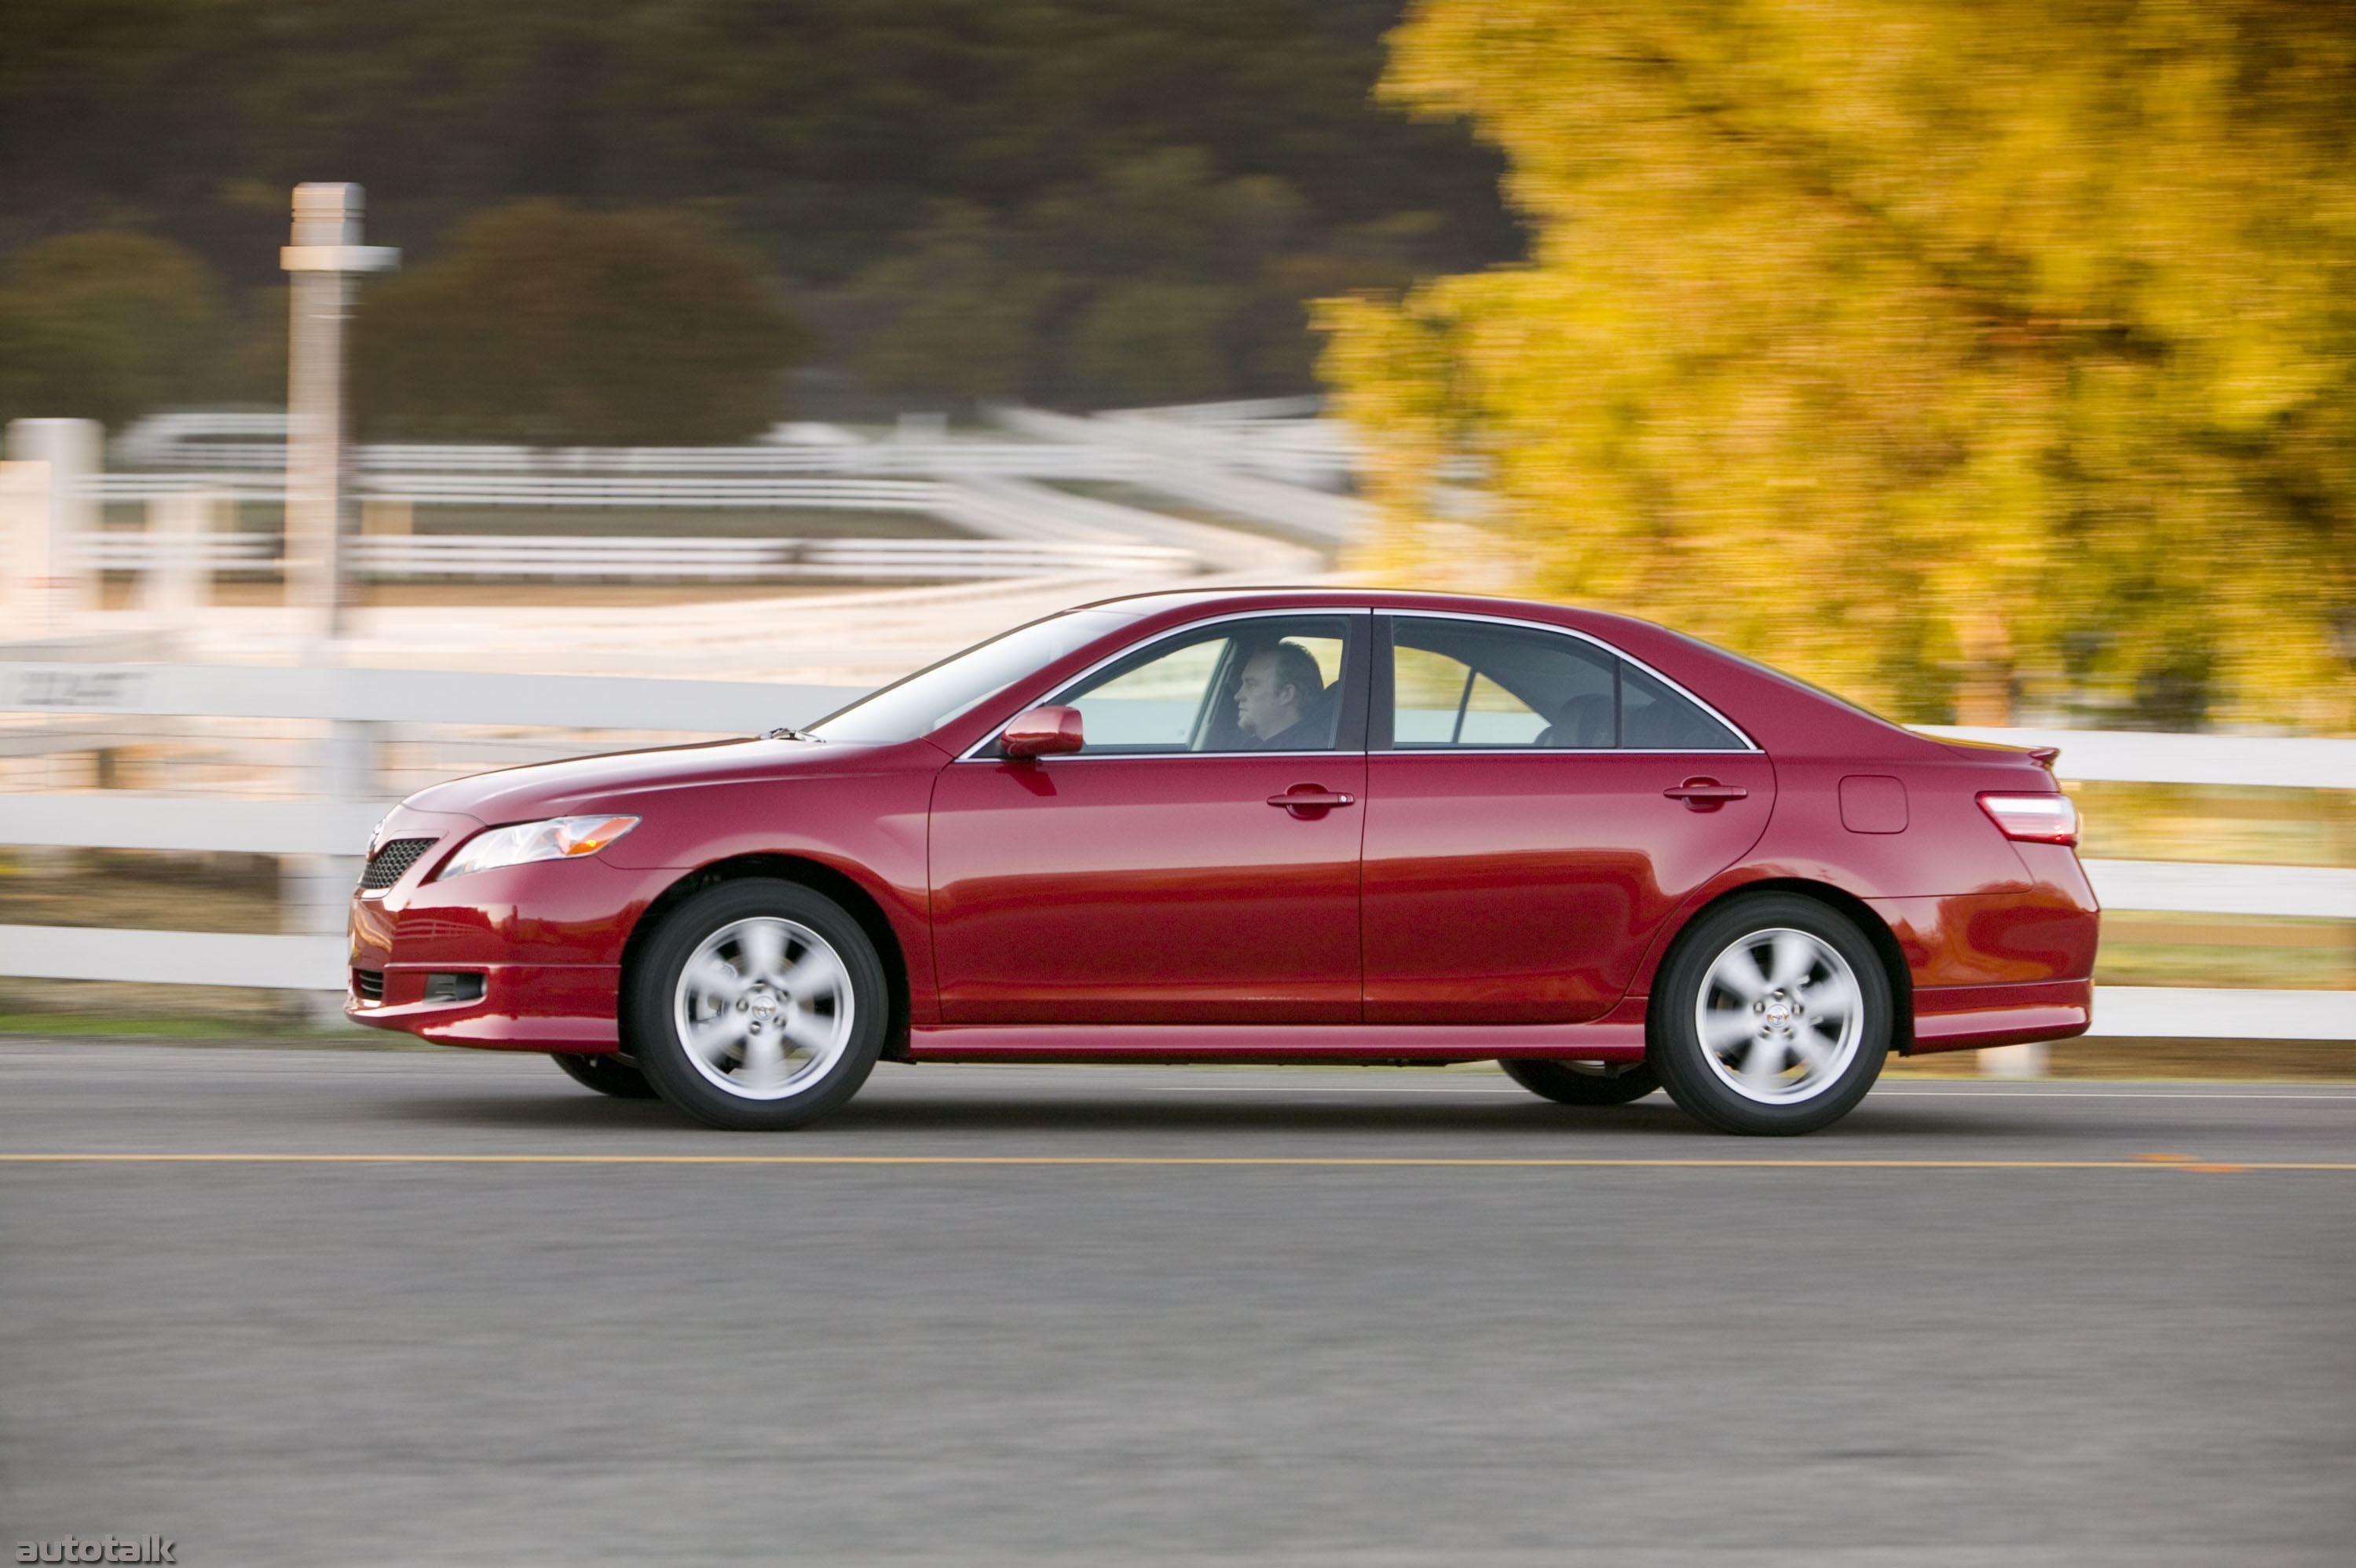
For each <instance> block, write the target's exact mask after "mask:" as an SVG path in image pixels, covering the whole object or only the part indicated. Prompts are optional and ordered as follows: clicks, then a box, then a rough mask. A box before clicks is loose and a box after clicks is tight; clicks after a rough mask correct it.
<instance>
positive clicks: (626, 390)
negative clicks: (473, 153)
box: [352, 201, 803, 446]
mask: <svg viewBox="0 0 2356 1568" xmlns="http://www.w3.org/2000/svg"><path fill="white" fill-rule="evenodd" d="M802 344H803V334H802V331H801V328H800V327H799V325H798V324H797V323H796V322H795V320H794V318H793V317H792V316H790V315H787V313H786V311H785V309H784V308H783V307H782V306H781V305H780V304H778V303H777V302H776V299H774V298H773V297H772V296H771V295H770V293H768V291H767V290H766V289H765V288H764V287H763V286H762V283H761V273H760V269H759V267H758V266H757V264H756V263H755V261H754V260H753V259H752V258H751V257H750V256H748V255H744V254H742V253H739V252H737V251H733V250H732V249H731V248H730V247H728V246H727V245H725V244H724V243H723V242H722V241H721V240H719V239H718V238H717V237H716V236H713V235H712V234H709V233H707V232H705V231H704V225H703V224H702V223H701V221H699V220H698V219H694V218H693V217H691V216H688V217H682V216H681V215H679V214H675V213H663V212H636V213H594V212H581V211H577V210H575V209H573V208H568V207H565V206H562V205H561V204H559V203H556V202H552V201H526V202H519V203H516V204H514V205H512V206H509V207H502V208H493V209H492V210H490V211H488V212H486V213H484V214H482V215H481V216H479V217H477V218H474V219H469V220H468V221H467V222H466V223H465V224H463V225H461V226H460V227H459V229H458V231H457V232H456V233H455V235H453V236H452V238H451V240H450V243H449V245H448V247H447V249H446V250H445V251H444V255H443V257H442V259H441V260H440V261H433V262H429V263H428V264H426V265H425V266H423V267H419V268H416V269H414V270H412V271H410V272H402V273H400V274H398V275H396V276H394V277H392V278H390V279H388V280H386V281H385V282H383V283H379V284H377V285H376V286H375V287H374V288H372V289H371V290H370V291H369V294H368V296H367V297H366V299H365V301H364V302H363V303H362V304H361V305H360V308H359V311H358V312H357V313H356V316H355V319H354V322H353V329H352V364H353V376H352V411H353V420H354V422H355V423H356V424H357V425H358V426H359V428H361V429H363V430H369V431H376V432H386V433H392V434H400V435H412V436H420V437H429V438H430V437H442V438H445V439H446V438H452V437H459V438H466V437H471V438H474V439H477V440H482V439H497V440H507V441H519V442H535V443H544V444H548V445H565V446H573V445H594V444H599V443H633V442H636V443H648V444H667V445H681V446H685V445H692V444H695V443H716V442H728V441H744V440H746V439H749V438H750V437H753V436H755V435H758V434H760V433H761V432H763V431H765V430H766V429H767V428H768V427H769V425H770V424H771V423H772V422H774V421H775V420H776V410H777V391H776V374H777V372H778V371H779V370H780V369H782V368H784V367H786V366H787V365H788V364H790V363H791V362H792V361H793V360H794V359H795V358H796V357H798V354H799V352H800V350H801V347H802Z"/></svg>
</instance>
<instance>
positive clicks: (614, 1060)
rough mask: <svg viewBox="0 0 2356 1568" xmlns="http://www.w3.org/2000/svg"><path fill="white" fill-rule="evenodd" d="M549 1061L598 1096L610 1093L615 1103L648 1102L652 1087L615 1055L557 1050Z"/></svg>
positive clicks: (644, 1075) (643, 1075)
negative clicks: (593, 1054) (623, 1101)
mask: <svg viewBox="0 0 2356 1568" xmlns="http://www.w3.org/2000/svg"><path fill="white" fill-rule="evenodd" d="M550 1060H552V1061H554V1062H555V1063H556V1065H557V1066H559V1067H562V1069H564V1075H565V1076H566V1077H567V1078H570V1079H572V1080H573V1082H574V1083H583V1084H586V1085H587V1086H588V1087H590V1088H592V1089H594V1090H596V1091H597V1093H600V1094H611V1095H612V1096H613V1097H614V1098H615V1099H616V1100H651V1099H653V1098H654V1097H655V1086H654V1085H653V1084H651V1083H648V1082H647V1075H646V1074H645V1073H643V1072H639V1071H638V1070H637V1068H635V1067H633V1066H631V1065H630V1064H629V1063H628V1062H626V1061H623V1060H622V1059H621V1058H620V1057H618V1056H584V1055H582V1054H581V1053H579V1052H577V1051H557V1052H555V1053H554V1054H553V1055H552V1057H551V1058H550Z"/></svg>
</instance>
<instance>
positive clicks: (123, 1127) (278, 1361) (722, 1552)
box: [0, 1041, 2356, 1568]
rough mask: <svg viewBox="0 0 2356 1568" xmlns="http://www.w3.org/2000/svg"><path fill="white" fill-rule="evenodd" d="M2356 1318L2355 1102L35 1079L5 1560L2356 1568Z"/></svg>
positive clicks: (163, 1071)
mask: <svg viewBox="0 0 2356 1568" xmlns="http://www.w3.org/2000/svg"><path fill="white" fill-rule="evenodd" d="M48 1155H65V1156H70V1157H69V1158H64V1159H48V1158H40V1157H38V1156H48ZM91 1156H115V1157H119V1158H91ZM158 1156H160V1157H162V1158H155V1157H158ZM196 1156H228V1157H225V1158H211V1159H198V1158H194V1157H196ZM265 1157H267V1158H265ZM714 1157H719V1158H718V1159H716V1160H715V1158H714ZM1419 1162H1440V1163H1419ZM1483 1162H1486V1163H1483ZM2351 1287H2356V1085H2331V1084H2319V1085H2266V1084H2248V1085H2232V1084H2113V1083H2104V1084H2094V1083H2049V1084H2021V1085H2010V1084H1979V1083H1923V1082H1919V1081H1918V1082H1911V1083H1893V1082H1885V1083H1884V1084H1883V1085H1882V1086H1881V1087H1880V1088H1879V1089H1878V1090H1877V1091H1876V1092H1875V1093H1874V1095H1873V1096H1872V1098H1870V1099H1869V1100H1868V1101H1867V1103H1866V1104H1865V1105H1864V1106H1863V1107H1862V1108H1861V1109H1860V1110H1858V1112H1857V1113H1856V1114H1855V1115H1852V1116H1850V1117H1849V1118H1848V1120H1847V1121H1846V1122H1845V1123H1843V1124H1842V1125H1840V1126H1838V1127H1837V1128H1835V1129H1833V1130H1832V1131H1830V1132H1828V1133H1826V1134H1822V1135H1819V1136H1815V1137H1813V1138H1806V1139H1799V1140H1788V1141H1778V1142H1772V1143H1762V1142H1752V1141H1742V1140H1736V1139H1730V1138H1722V1137H1716V1136H1708V1135H1705V1134H1702V1133H1700V1132H1698V1131H1697V1130H1696V1129H1695V1128H1694V1127H1693V1126H1692V1125H1690V1124H1688V1123H1687V1122H1686V1121H1685V1120H1684V1119H1683V1118H1682V1117H1681V1116H1680V1115H1678V1113H1677V1112H1676V1109H1675V1108H1674V1107H1673V1106H1671V1105H1669V1104H1667V1103H1666V1102H1665V1101H1664V1100H1661V1099H1659V1098H1657V1097H1656V1098H1655V1099H1654V1100H1651V1101H1647V1102H1644V1103H1642V1104H1637V1105H1634V1106H1630V1107H1627V1108H1624V1109H1622V1110H1618V1111H1611V1112H1578V1111H1572V1110H1569V1109H1565V1108H1561V1107H1558V1106H1553V1105H1549V1104H1545V1103H1543V1102H1540V1101H1537V1100H1535V1099H1533V1098H1531V1097H1529V1096H1528V1095H1526V1094H1524V1093H1522V1092H1521V1091H1519V1090H1517V1089H1515V1088H1514V1087H1513V1086H1512V1085H1511V1084H1510V1083H1507V1082H1506V1081H1505V1079H1504V1078H1502V1077H1501V1076H1497V1075H1495V1074H1493V1073H1489V1072H1462V1071H1451V1072H1382V1071H1365V1072H1271V1071H1248V1070H1234V1071H1219V1072H1211V1071H1192V1070H1189V1071H1177V1070H1164V1069H1130V1070H1119V1069H1047V1068H997V1069H986V1068H939V1067H933V1068H891V1067H887V1068H884V1069H882V1070H879V1072H877V1074H876V1076H875V1078H874V1079H873V1081H872V1082H871V1083H870V1085H869V1087H868V1089H867V1091H866V1092H865V1093H864V1094H862V1097H861V1098H860V1100H859V1101H858V1102H856V1103H855V1104H853V1106H852V1107H851V1109H850V1110H849V1111H848V1112H846V1113H845V1114H843V1115H841V1116H839V1117H838V1118H836V1119H834V1120H832V1121H830V1122H828V1123H825V1124H823V1125H820V1126H819V1127H816V1128H812V1129H809V1131H806V1132H803V1133H800V1134H795V1135H789V1136H766V1137H765V1136H744V1135H723V1134H717V1133H712V1132H707V1131H703V1130H701V1129H699V1128H695V1127H692V1126H690V1125H686V1124H684V1123H682V1122H680V1120H678V1119H677V1118H675V1117H674V1116H672V1115H670V1114H669V1112H667V1111H666V1110H664V1109H663V1108H662V1107H660V1106H659V1105H651V1104H628V1103H622V1102H616V1101H608V1100H603V1099H600V1098H598V1097H596V1096H594V1095H592V1094H590V1093H587V1092H586V1091H584V1090H582V1089H579V1088H577V1087H576V1086H574V1085H573V1083H571V1082H569V1081H568V1080H566V1079H563V1078H562V1077H561V1076H559V1074H558V1073H557V1072H555V1070H554V1069H553V1068H552V1067H551V1066H550V1065H548V1064H547V1063H546V1062H544V1061H540V1060H538V1059H536V1058H523V1059H514V1058H503V1057H498V1056H491V1055H466V1054H459V1053H455V1052H454V1053H450V1054H431V1053H398V1052H350V1053H342V1052H328V1051H236V1050H228V1049H217V1048H203V1049H198V1048H184V1049H148V1048H136V1047H129V1046H119V1045H94V1044H84V1045H73V1044H69V1043H65V1042H38V1041H20V1042H18V1043H15V1044H10V1045H5V1046H0V1551H8V1550H10V1549H11V1548H12V1547H13V1543H14V1542H16V1541H27V1540H30V1541H40V1540H61V1539H62V1538H63V1537H65V1536H66V1535H69V1534H73V1535H78V1536H80V1537H83V1538H91V1537H97V1536H102V1535H104V1534H106V1533H109V1532H112V1533H113V1534H116V1535H118V1536H123V1537H137V1536H141V1535H146V1534H158V1535H164V1536H167V1537H170V1538H172V1539H173V1540H174V1541H177V1560H178V1561H179V1562H180V1563H189V1564H202V1565H214V1564H237V1565H241V1568H242V1565H262V1568H268V1565H274V1564H286V1565H289V1568H325V1565H333V1564H344V1563H357V1564H443V1563H463V1564H475V1563H482V1564H492V1563H497V1564H541V1563H546V1564H564V1565H573V1564H603V1563H659V1564H702V1563H723V1562H724V1563H744V1562H760V1563H793V1564H805V1563H806V1564H833V1563H845V1564H943V1565H949V1564H956V1565H967V1564H973V1565H985V1568H994V1565H999V1564H1010V1565H1011V1564H1023V1565H1026V1568H1032V1565H1036V1568H1081V1565H1087V1568H1099V1565H1120V1564H1147V1565H1152V1564H1162V1563H1210V1562H1214V1561H1215V1562H1219V1563H1301V1564H1316V1565H1320V1568H1325V1565H1332V1568H1341V1565H1344V1564H1347V1565H1350V1568H1391V1565H1405V1564H1449V1565H1453V1564H1464V1565H1469V1568H1490V1565H1507V1564H1510V1565H1515V1568H1520V1565H1524V1564H1530V1565H1537V1564H1545V1565H1547V1568H1560V1565H1569V1568H1588V1565H1597V1568H1601V1565H1604V1564H1611V1565H1614V1568H1617V1565H1622V1564H1628V1565H1633V1568H1651V1565H1665V1564H1672V1563H1679V1564H1681V1563H1702V1564H1736V1563H1741V1564H1752V1563H1761V1564H1776V1565H1783V1564H1790V1565H1793V1568H1800V1565H1807V1568H1818V1565H1833V1568H1847V1565H1862V1564H1881V1563H1891V1564H1929V1565H1938V1568H1949V1565H1954V1568H1965V1565H1968V1568H1982V1565H1986V1568H1998V1565H2002V1568H2022V1565H2027V1568H2042V1565H2046V1564H2055V1565H2059V1564H2070V1565H2072V1568H2075V1565H2079V1564H2096V1565H2109V1564H2119V1565H2123V1568H2124V1565H2127V1564H2133V1565H2134V1568H2170V1565H2176V1564H2204V1565H2205V1564H2211V1563H2215V1564H2232V1565H2236V1568H2246V1565H2254V1564H2324V1563H2329V1564H2335V1565H2339V1564H2345V1563H2350V1562H2351V1561H2356V1300H2352V1299H2351V1298H2356V1289H2352V1288H2351Z"/></svg>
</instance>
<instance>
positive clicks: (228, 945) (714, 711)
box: [0, 663, 2356, 1040]
mask: <svg viewBox="0 0 2356 1568" xmlns="http://www.w3.org/2000/svg"><path fill="white" fill-rule="evenodd" d="M857 694H858V692H857V688H849V687H819V686H785V685H767V684H764V683H759V682H750V681H739V682H721V681H688V680H659V679H627V678H608V677H566V676H515V675H484V674H475V673H470V672H450V671H434V670H392V669H343V668H286V667H247V666H223V667H205V666H185V665H138V664H128V665H71V664H48V663H38V664H23V663H19V664H6V663H0V713H17V714H42V715H55V716H58V717H60V718H64V717H87V716H93V715H121V716H149V717H157V718H168V717H221V718H266V719H292V720H345V721H359V722H373V721H392V722H440V723H453V724H505V725H517V726H548V727H560V728H579V729H609V730H629V731H674V732H681V733H730V732H734V733H746V734H749V733H755V732H758V731H763V730H767V729H770V728H772V727H774V726H776V725H779V724H797V723H807V722H809V720H812V719H815V718H817V717H819V715H821V714H823V713H826V712H828V711H830V710H831V709H835V708H838V707H840V706H841V705H842V704H843V703H844V702H847V701H849V700H850V699H851V698H852V697H854V696H856V695H857ZM1927 732H1930V733H1935V734H1939V735H1944V736H1952V737H1954V738H1957V739H1967V740H1986V741H2002V742H2006V743H2008V744H2014V745H2055V746H2060V747H2061V748H2062V755H2061V763H2060V771H2061V776H2062V777H2063V778H2064V779H2073V780H2116V781H2124V782H2136V783H2146V784H2242V785H2263V786H2268V787H2275V788H2306V789H2356V740H2347V741H2343V740H2319V739H2296V738H2293V739H2272V738H2256V737H2247V736H2217V735H2158V734H2142V733H2118V732H2104V731H2068V730H2064V731H2046V730H1970V729H1955V728H1933V729H1929V730H1928V731H1927ZM388 804H390V803H388V802H383V801H265V800H244V799H234V798H224V797H208V796H190V795H151V794H142V793H138V792H134V791H121V790H104V791H94V792H87V793H75V794H27V795H0V844H9V845H49V846H62V847H73V848H117V849H200V850H215V851H223V852H241V853H248V854H262V855H302V856H330V857H350V856H354V855H357V853H358V852H359V848H360V846H361V844H362V843H363V841H364V840H365V838H366V837H367V834H368V831H369V827H370V826H371V825H372V824H373V823H374V822H375V821H376V819H377V818H378V817H379V816H381V815H382V813H383V812H384V810H385V807H386V805H388ZM2086 869H2087V871H2088V873H2089V875H2090V876H2091V877H2092V878H2093V880H2094V888H2095V891H2096V892H2097V893H2099V894H2100V895H2101V897H2102V900H2103V902H2104V907H2106V908H2108V909H2113V910H2120V911H2159V912H2189V913H2210V914H2222V915H2261V916H2264V915H2290V916H2307V917H2325V918H2332V919H2340V920H2356V870H2351V869H2338V868H2329V867H2314V866H2254V865H2213V864H2204V863H2195V862H2187V861H2158V860H2105V859H2093V860H2089V861H2087V862H2086ZM0 975H5V976H21V977H26V978H46V979H76V980H122V979H126V978H136V979H139V980H141V981H144V982H148V983H155V984H166V985H169V984H189V985H216V986H256V987H282V988H287V989H295V990H323V991H324V990H340V989H342V988H343V984H344V981H343V975H344V943H343V939H342V938H341V937H339V936H328V935H317V936H272V935H222V934H212V933H195V932H172V931H145V930H143V931H129V932H126V931H117V930H98V929H85V928H80V927H64V926H28V925H0ZM2094 1033H2095V1034H2097V1035H2110V1036H2128V1037H2169V1038H2178V1039H2224V1040H2232V1039H2273V1040H2356V992H2350V991H2287V990H2234V989H2204V988H2192V987H2118V986H2105V987H2101V989H2100V994H2099V997H2098V999H2097V1005H2096V1009H2095V1024H2094Z"/></svg>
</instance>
